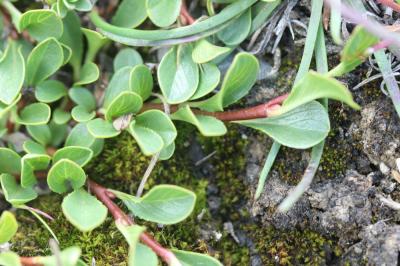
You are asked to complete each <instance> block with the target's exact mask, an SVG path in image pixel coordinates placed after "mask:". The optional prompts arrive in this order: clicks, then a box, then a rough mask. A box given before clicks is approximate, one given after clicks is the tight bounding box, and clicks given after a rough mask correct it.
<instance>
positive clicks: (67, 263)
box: [37, 247, 81, 266]
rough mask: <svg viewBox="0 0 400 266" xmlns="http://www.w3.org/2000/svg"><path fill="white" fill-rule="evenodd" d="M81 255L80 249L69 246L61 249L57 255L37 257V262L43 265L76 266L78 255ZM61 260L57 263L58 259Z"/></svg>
mask: <svg viewBox="0 0 400 266" xmlns="http://www.w3.org/2000/svg"><path fill="white" fill-rule="evenodd" d="M80 256H81V249H80V248H78V247H69V248H66V249H65V250H63V251H61V253H60V254H59V256H58V257H56V256H55V255H53V256H48V257H38V258H37V263H38V264H43V265H44V266H59V265H60V264H61V265H62V266H77V265H78V264H77V263H78V261H79V257H80ZM59 260H60V261H61V263H59V262H58V261H59Z"/></svg>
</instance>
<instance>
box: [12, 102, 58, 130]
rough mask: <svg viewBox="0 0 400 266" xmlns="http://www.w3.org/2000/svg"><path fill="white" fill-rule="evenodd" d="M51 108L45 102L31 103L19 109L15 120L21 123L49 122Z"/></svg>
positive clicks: (34, 124)
mask: <svg viewBox="0 0 400 266" xmlns="http://www.w3.org/2000/svg"><path fill="white" fill-rule="evenodd" d="M50 116H51V109H50V107H49V106H48V105H47V104H45V103H32V104H30V105H28V106H25V108H24V109H22V110H21V112H20V113H19V116H18V117H17V119H16V122H17V123H19V124H22V125H32V126H36V125H44V124H47V122H49V120H50Z"/></svg>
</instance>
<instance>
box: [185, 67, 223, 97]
mask: <svg viewBox="0 0 400 266" xmlns="http://www.w3.org/2000/svg"><path fill="white" fill-rule="evenodd" d="M220 79H221V72H220V71H219V69H218V67H217V66H216V65H214V64H212V63H207V64H203V65H200V82H199V86H198V87H197V90H196V92H195V94H194V95H193V96H192V97H191V98H190V100H195V99H199V98H201V97H203V96H206V95H207V94H209V93H210V92H212V91H213V90H214V89H215V88H216V87H217V86H218V84H219V81H220Z"/></svg>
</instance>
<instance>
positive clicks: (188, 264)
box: [172, 249, 222, 266]
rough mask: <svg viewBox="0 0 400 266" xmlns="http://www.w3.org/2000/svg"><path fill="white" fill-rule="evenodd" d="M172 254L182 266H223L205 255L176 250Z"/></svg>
mask: <svg viewBox="0 0 400 266" xmlns="http://www.w3.org/2000/svg"><path fill="white" fill-rule="evenodd" d="M172 252H173V253H174V254H175V256H176V258H177V259H178V260H179V262H180V263H181V264H182V266H203V265H207V266H222V263H221V262H219V261H218V260H216V259H214V258H213V257H211V256H208V255H205V254H200V253H195V252H190V251H183V250H176V249H173V250H172Z"/></svg>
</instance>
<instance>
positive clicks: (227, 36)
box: [217, 8, 251, 46]
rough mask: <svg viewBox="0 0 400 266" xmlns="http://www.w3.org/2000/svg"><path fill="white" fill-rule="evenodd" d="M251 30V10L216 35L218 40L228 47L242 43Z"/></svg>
mask: <svg viewBox="0 0 400 266" xmlns="http://www.w3.org/2000/svg"><path fill="white" fill-rule="evenodd" d="M250 29H251V8H249V9H248V10H247V11H246V12H244V13H243V14H242V15H241V16H240V17H238V18H237V19H235V20H234V21H233V22H232V23H231V24H229V26H228V27H226V28H224V29H223V30H221V31H219V32H218V33H217V36H218V39H220V40H221V41H222V42H223V43H225V44H226V45H229V46H235V45H238V44H240V43H241V42H243V41H244V40H245V39H246V38H247V36H248V35H249V33H250Z"/></svg>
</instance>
